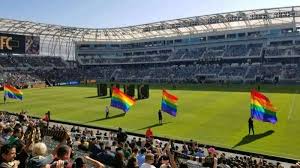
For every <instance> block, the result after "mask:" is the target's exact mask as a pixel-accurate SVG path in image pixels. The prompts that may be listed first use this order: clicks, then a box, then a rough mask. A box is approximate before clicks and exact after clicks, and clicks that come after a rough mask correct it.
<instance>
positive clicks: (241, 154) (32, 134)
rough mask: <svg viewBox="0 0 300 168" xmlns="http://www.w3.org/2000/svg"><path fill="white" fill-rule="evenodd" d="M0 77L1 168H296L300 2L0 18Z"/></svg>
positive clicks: (299, 139) (299, 129) (298, 155)
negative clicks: (137, 15) (135, 15)
mask: <svg viewBox="0 0 300 168" xmlns="http://www.w3.org/2000/svg"><path fill="white" fill-rule="evenodd" d="M0 71H1V73H0V88H1V91H0V94H1V95H2V94H3V102H1V103H0V111H1V115H0V121H1V122H0V131H1V139H0V145H1V164H0V167H5V165H6V167H28V168H35V167H56V168H57V167H76V168H77V167H78V168H79V167H84V165H85V164H87V165H85V166H86V167H116V168H119V167H120V168H123V167H128V168H131V167H142V168H146V167H147V165H148V167H150V165H152V166H155V167H163V168H164V167H172V168H176V167H179V168H181V167H199V168H205V167H211V168H217V167H218V168H235V167H236V168H252V167H253V168H256V167H259V168H282V167H300V162H298V163H297V160H300V146H299V144H300V135H299V133H300V124H299V122H300V104H299V102H300V95H299V91H300V85H299V84H300V6H290V7H279V8H265V9H254V10H244V11H234V12H226V13H217V14H210V15H202V16H194V17H187V18H180V19H173V20H166V21H159V22H154V23H149V24H141V25H133V26H125V27H115V28H80V27H71V26H67V25H54V24H45V23H38V22H33V21H22V20H14V19H6V18H0ZM47 149H48V152H47ZM12 152H14V154H13V155H14V156H12V154H11V153H12Z"/></svg>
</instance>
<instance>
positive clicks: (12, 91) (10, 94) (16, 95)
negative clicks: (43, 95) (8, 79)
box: [4, 85, 23, 100]
mask: <svg viewBox="0 0 300 168" xmlns="http://www.w3.org/2000/svg"><path fill="white" fill-rule="evenodd" d="M4 96H5V97H7V98H11V99H19V100H23V92H22V91H21V90H19V89H17V88H15V87H13V86H11V85H4Z"/></svg>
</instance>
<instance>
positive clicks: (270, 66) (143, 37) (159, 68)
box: [0, 6, 300, 83]
mask: <svg viewBox="0 0 300 168" xmlns="http://www.w3.org/2000/svg"><path fill="white" fill-rule="evenodd" d="M0 32H1V33H2V34H13V35H21V36H25V37H26V38H29V39H35V40H31V41H30V40H29V41H30V42H31V43H32V41H38V42H39V50H38V52H36V50H28V49H27V48H28V47H26V46H25V48H26V49H27V50H26V51H30V52H29V53H28V52H24V54H25V55H29V56H32V55H33V56H34V55H39V56H44V55H46V56H59V57H63V58H64V59H65V60H76V61H77V63H78V66H80V67H81V69H82V70H83V71H84V72H83V74H84V79H101V80H106V81H107V80H114V81H119V82H150V83H151V82H155V83H157V82H158V83H161V82H179V83H180V82H192V83H199V82H216V81H221V82H224V81H225V82H226V81H232V82H238V83H240V82H253V81H259V82H261V81H263V82H271V83H277V82H279V81H280V82H297V81H298V80H300V75H299V74H300V73H299V72H300V6H292V7H282V8H269V9H256V10H247V11H236V12H228V13H219V14H212V15H204V16H195V17H189V18H182V19H175V20H168V21H161V22H155V23H150V24H143V25H136V26H129V27H120V28H102V29H96V28H76V27H66V26H58V25H49V24H42V23H33V22H30V21H16V20H10V19H0ZM27 41H28V40H27ZM27 41H26V40H25V43H26V44H27V43H28V42H27ZM36 43H37V42H36ZM15 54H17V56H18V54H20V53H13V52H9V53H6V55H10V56H11V55H15ZM19 56H20V55H19ZM19 56H18V57H19ZM21 57H22V54H21ZM54 62H55V61H54ZM61 64H63V63H61ZM53 66H54V67H55V65H54V63H53ZM53 66H52V67H53ZM3 67H4V68H5V66H3ZM82 78H83V77H81V79H80V80H82Z"/></svg>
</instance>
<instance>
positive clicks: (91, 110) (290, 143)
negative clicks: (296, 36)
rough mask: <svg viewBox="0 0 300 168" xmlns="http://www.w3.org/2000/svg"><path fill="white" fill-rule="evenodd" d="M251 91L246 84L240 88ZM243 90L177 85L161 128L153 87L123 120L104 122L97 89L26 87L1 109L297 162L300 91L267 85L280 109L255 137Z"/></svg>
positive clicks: (106, 102) (260, 126)
mask: <svg viewBox="0 0 300 168" xmlns="http://www.w3.org/2000/svg"><path fill="white" fill-rule="evenodd" d="M250 87H251V86H245V87H244V88H245V89H244V90H248V88H250ZM241 88H242V86H241V85H240V86H238V87H235V88H233V89H232V88H231V87H229V88H227V89H226V88H220V87H215V88H214V87H207V89H203V88H202V89H201V88H198V89H196V88H189V89H186V90H183V89H181V88H180V87H179V88H177V90H171V93H173V94H175V95H177V96H178V97H179V103H178V115H177V117H172V116H169V115H168V114H166V113H165V114H163V117H164V124H163V125H161V126H159V125H157V123H158V121H157V118H158V117H157V111H158V109H159V108H160V101H161V90H160V89H151V91H150V98H149V99H146V100H140V101H138V102H137V104H136V105H135V106H134V107H133V108H132V109H131V110H130V111H129V112H128V113H127V114H126V115H125V116H121V115H119V114H121V113H122V111H120V110H118V109H114V108H111V110H110V116H112V118H110V119H104V118H105V112H104V111H105V106H106V105H109V104H110V99H109V98H99V97H96V96H95V95H96V88H93V87H53V88H43V89H26V90H23V92H24V101H23V102H21V101H16V100H8V103H7V104H3V103H1V104H0V110H6V111H11V112H20V111H21V110H22V109H24V110H26V111H28V112H29V113H30V114H31V115H34V116H43V114H44V113H45V112H47V111H48V110H50V111H51V114H52V116H51V117H52V118H53V119H58V120H64V121H72V122H76V123H81V124H88V125H97V126H102V127H109V128H117V127H122V128H124V129H125V130H126V131H129V132H137V133H144V132H145V130H146V128H147V127H152V129H153V132H154V134H155V135H157V136H162V137H169V138H175V139H181V140H190V139H193V140H197V141H198V142H200V143H204V144H209V145H216V146H221V147H226V148H233V147H234V148H235V149H237V150H243V151H250V152H256V153H263V154H268V155H276V156H283V157H288V158H293V159H300V145H299V144H300V135H299V133H300V123H299V122H300V103H299V102H300V95H299V94H295V93H296V90H297V89H299V88H298V87H294V88H290V87H285V86H282V87H278V86H277V87H273V86H269V87H266V89H265V91H267V93H265V94H266V95H267V96H268V97H269V98H270V100H271V101H272V103H273V104H274V105H275V106H276V107H277V108H278V112H277V117H278V123H277V124H275V125H273V124H270V123H263V122H259V121H255V122H254V126H255V131H256V135H255V136H246V135H248V125H247V124H248V123H247V120H248V117H249V114H250V112H249V104H250V98H249V97H250V95H249V92H247V91H243V89H241ZM213 90H215V91H213ZM276 92H277V93H276ZM0 94H3V93H0Z"/></svg>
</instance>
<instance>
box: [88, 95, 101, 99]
mask: <svg viewBox="0 0 300 168" xmlns="http://www.w3.org/2000/svg"><path fill="white" fill-rule="evenodd" d="M97 97H99V96H89V97H85V98H88V99H92V98H97Z"/></svg>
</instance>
